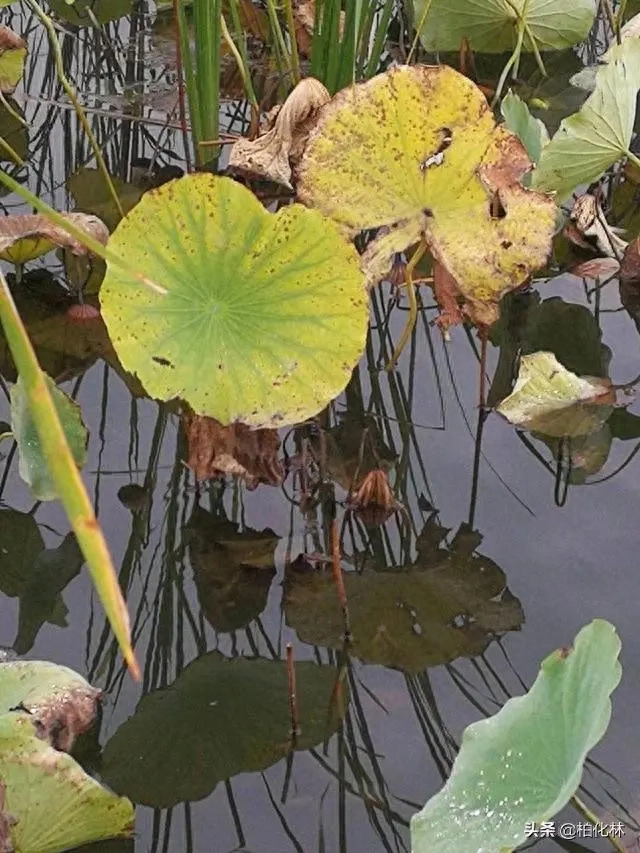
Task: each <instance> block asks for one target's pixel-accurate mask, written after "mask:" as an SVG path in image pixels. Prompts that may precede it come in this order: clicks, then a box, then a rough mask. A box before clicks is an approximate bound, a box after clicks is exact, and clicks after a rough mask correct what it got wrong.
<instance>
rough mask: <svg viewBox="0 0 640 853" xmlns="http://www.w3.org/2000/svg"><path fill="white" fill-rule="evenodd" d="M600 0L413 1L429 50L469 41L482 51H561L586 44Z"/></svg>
mask: <svg viewBox="0 0 640 853" xmlns="http://www.w3.org/2000/svg"><path fill="white" fill-rule="evenodd" d="M596 5H597V4H596V0H481V2H477V3H470V2H469V0H414V9H415V20H416V22H417V23H420V22H422V20H423V16H424V13H425V10H426V9H428V12H427V15H426V18H425V19H424V26H423V27H422V29H421V31H420V40H421V41H422V44H423V45H424V47H425V49H426V50H432V51H439V50H457V49H458V48H459V47H460V45H461V44H462V42H463V41H464V40H465V39H467V40H468V42H469V44H470V46H471V49H472V50H476V51H479V52H480V53H483V52H486V53H502V52H503V51H511V50H513V49H515V47H516V44H517V42H518V37H519V34H520V33H522V35H523V41H522V49H523V50H526V51H532V50H535V49H537V50H538V51H544V50H560V49H561V48H565V47H571V46H572V45H574V44H578V42H581V41H582V40H583V39H584V38H586V36H587V35H588V33H589V30H590V29H591V26H592V24H593V20H594V18H595V15H596Z"/></svg>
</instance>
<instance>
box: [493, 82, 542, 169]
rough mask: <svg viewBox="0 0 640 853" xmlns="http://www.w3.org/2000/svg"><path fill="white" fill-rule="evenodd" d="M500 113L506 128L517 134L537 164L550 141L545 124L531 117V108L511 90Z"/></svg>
mask: <svg viewBox="0 0 640 853" xmlns="http://www.w3.org/2000/svg"><path fill="white" fill-rule="evenodd" d="M500 111H501V112H502V116H503V118H504V123H505V124H506V126H507V127H508V128H509V130H512V131H513V132H514V133H517V135H518V136H519V137H520V141H521V142H522V144H523V145H524V147H525V148H526V149H527V154H528V155H529V157H530V158H531V160H532V162H533V163H537V162H538V160H539V159H540V152H541V151H542V149H543V147H544V146H545V145H546V144H547V142H548V141H549V134H548V133H547V128H546V127H545V126H544V124H543V122H542V121H540V119H539V118H534V117H533V116H532V115H531V113H530V112H529V107H528V106H527V105H526V104H525V102H524V101H523V100H521V99H520V98H519V97H518V95H515V94H514V93H513V92H512V91H511V89H509V91H508V92H507V94H506V95H505V96H504V98H503V99H502V103H501V104H500Z"/></svg>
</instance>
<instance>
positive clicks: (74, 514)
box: [0, 272, 140, 679]
mask: <svg viewBox="0 0 640 853" xmlns="http://www.w3.org/2000/svg"><path fill="white" fill-rule="evenodd" d="M0 321H1V322H2V327H3V329H4V334H5V338H6V341H7V344H8V345H9V349H10V350H11V355H12V356H13V360H14V362H15V365H16V367H17V369H18V375H19V376H20V380H21V382H22V383H24V389H25V392H26V395H27V399H28V401H29V408H30V411H31V415H32V417H33V421H34V424H35V427H36V431H37V433H38V438H39V439H40V443H41V445H42V450H43V452H44V456H45V458H46V460H47V465H48V466H49V471H50V473H51V476H52V478H53V482H54V483H55V486H56V490H57V492H58V494H59V496H60V500H61V501H62V504H63V506H64V508H65V511H66V513H67V516H68V518H69V522H70V524H71V527H72V529H73V532H74V533H75V535H76V538H77V540H78V545H79V546H80V549H81V550H82V553H83V554H84V557H85V560H86V561H87V566H88V568H89V572H90V574H91V577H92V579H93V582H94V584H95V587H96V590H97V592H98V595H99V596H100V600H101V601H102V604H103V606H104V609H105V612H106V614H107V617H108V619H109V622H110V623H111V627H112V629H113V632H114V634H115V636H116V638H117V640H118V643H119V645H120V648H121V650H122V653H123V655H124V658H125V660H126V662H127V665H128V667H129V670H130V672H131V674H132V675H133V676H134V678H138V679H139V677H140V673H139V670H138V665H137V663H136V659H135V656H134V654H133V649H132V647H131V637H130V631H129V617H128V614H127V606H126V604H125V602H124V599H123V597H122V593H121V591H120V586H119V585H118V578H117V575H116V571H115V568H114V566H113V562H112V560H111V555H110V554H109V549H108V547H107V543H106V541H105V538H104V534H103V532H102V529H101V527H100V525H99V524H98V520H97V519H96V516H95V513H94V511H93V506H92V505H91V501H90V500H89V496H88V494H87V491H86V489H85V487H84V483H83V482H82V478H81V476H80V472H79V471H78V467H77V465H76V463H75V461H74V458H73V455H72V453H71V450H70V448H69V444H68V443H67V439H66V436H65V434H64V429H63V427H62V424H61V423H60V419H59V417H58V413H57V411H56V408H55V405H54V402H53V400H52V398H51V394H50V393H49V388H48V387H47V383H46V380H45V376H44V374H43V372H42V370H41V369H40V365H39V364H38V359H37V358H36V354H35V352H34V350H33V347H32V345H31V341H30V340H29V337H28V335H27V333H26V330H25V328H24V325H23V324H22V321H21V319H20V315H19V314H18V310H17V308H16V306H15V303H14V301H13V297H12V296H11V291H10V290H9V286H8V285H7V282H6V279H5V277H4V275H3V274H2V272H0Z"/></svg>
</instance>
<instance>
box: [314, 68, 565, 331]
mask: <svg viewBox="0 0 640 853" xmlns="http://www.w3.org/2000/svg"><path fill="white" fill-rule="evenodd" d="M531 168H532V164H531V162H530V160H529V158H528V156H527V153H526V151H525V149H524V147H523V145H522V143H521V142H520V140H519V139H518V138H517V137H516V136H515V135H514V134H513V133H511V132H510V131H508V130H507V129H506V128H504V127H503V126H497V125H496V122H495V119H494V116H493V113H492V111H491V109H490V108H489V105H488V103H487V101H486V98H485V96H484V95H483V93H482V92H481V91H480V89H478V87H477V86H476V85H475V84H474V83H473V82H472V81H470V80H468V79H467V78H466V77H464V76H463V75H461V74H459V73H458V72H457V71H454V69H452V68H449V67H447V66H400V67H397V68H394V69H393V70H391V71H388V72H385V73H384V74H380V75H378V76H377V77H374V78H373V79H371V80H369V81H368V82H366V83H361V84H358V85H356V86H352V87H350V88H348V89H344V90H343V91H342V92H340V93H338V95H336V97H335V98H334V99H333V100H332V101H331V102H330V103H329V104H327V105H326V106H325V107H323V109H322V110H321V111H320V114H319V120H318V123H317V125H316V127H315V128H314V130H313V131H312V133H311V135H310V138H309V142H308V145H307V148H306V150H305V154H304V157H303V160H302V163H301V166H300V169H299V173H298V187H297V189H298V194H299V196H300V198H301V199H302V201H304V202H305V203H306V204H308V205H310V206H313V207H317V208H319V209H320V210H321V211H322V212H323V213H325V214H327V215H329V216H331V217H332V218H333V219H335V220H336V221H337V222H338V223H340V224H341V225H342V226H343V227H344V228H345V229H346V230H347V231H348V232H349V233H350V234H351V235H355V234H357V233H358V232H359V231H361V230H365V229H374V228H381V229H382V231H381V232H380V234H379V235H378V236H377V237H376V239H375V240H374V241H373V242H372V243H371V244H370V245H369V248H368V249H367V252H366V253H365V255H364V257H363V265H364V267H365V271H366V273H367V278H368V281H369V283H370V284H374V283H376V282H377V281H378V280H380V279H381V278H382V277H384V276H385V275H386V274H387V273H388V271H389V268H390V266H391V262H392V259H393V255H394V253H396V252H402V251H404V250H406V249H408V248H409V247H410V246H412V245H415V244H416V243H417V242H419V241H420V240H424V241H425V242H426V243H427V244H428V246H429V248H430V250H431V253H432V254H433V256H434V257H435V258H436V260H438V261H439V262H440V263H441V264H442V265H443V266H444V267H445V268H446V270H447V271H448V272H449V274H450V275H451V276H452V277H453V278H454V279H455V280H456V281H457V283H458V287H459V290H460V293H461V295H462V296H463V297H464V299H465V301H466V303H467V313H468V314H469V315H470V316H472V318H473V315H474V314H475V315H477V316H482V317H483V318H484V320H485V322H486V319H487V318H489V319H495V318H496V317H497V303H498V302H499V300H500V298H501V297H502V296H503V295H504V294H505V293H506V292H508V291H509V290H512V289H513V288H515V287H518V286H519V285H520V284H522V283H523V282H524V281H525V280H526V279H527V278H528V276H529V275H530V274H531V273H532V272H533V271H534V270H536V269H538V268H540V267H541V266H543V265H544V263H545V261H546V259H547V256H548V254H549V251H550V247H551V238H552V235H553V232H554V228H555V219H556V206H555V203H554V202H553V201H552V200H551V198H550V197H549V196H548V195H545V194H542V193H538V192H534V191H532V190H528V189H525V188H524V187H523V186H522V185H521V183H520V179H521V178H522V176H523V175H525V174H526V173H527V172H528V171H529V170H530V169H531Z"/></svg>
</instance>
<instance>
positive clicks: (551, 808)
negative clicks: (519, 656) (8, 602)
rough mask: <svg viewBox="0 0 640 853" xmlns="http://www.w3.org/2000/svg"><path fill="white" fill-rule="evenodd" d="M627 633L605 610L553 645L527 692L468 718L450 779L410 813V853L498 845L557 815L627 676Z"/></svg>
mask: <svg viewBox="0 0 640 853" xmlns="http://www.w3.org/2000/svg"><path fill="white" fill-rule="evenodd" d="M619 652H620V640H619V638H618V635H617V634H616V631H615V629H614V627H613V625H610V624H609V623H608V622H605V621H604V620H602V619H596V620H594V621H593V622H592V623H591V624H590V625H587V626H586V627H585V628H583V629H582V630H581V631H580V633H579V634H578V636H577V637H576V639H575V643H574V646H573V648H567V649H559V650H557V651H555V652H552V653H551V654H550V655H549V656H548V657H547V658H546V660H544V661H543V663H542V666H541V668H540V672H539V674H538V677H537V678H536V680H535V682H534V684H533V686H532V687H531V689H530V690H529V691H528V693H526V694H525V695H524V696H518V697H516V698H513V699H509V701H508V702H507V703H506V704H505V705H504V707H503V708H502V709H501V710H500V711H499V712H498V713H497V714H495V715H494V716H493V717H489V718H488V719H486V720H480V721H479V722H477V723H473V725H471V726H469V727H468V728H467V729H466V730H465V733H464V736H463V738H462V745H461V747H460V752H459V753H458V756H457V758H456V760H455V763H454V765H453V770H452V772H451V776H450V777H449V780H448V781H447V783H446V785H445V786H444V788H443V789H442V790H441V791H440V792H439V793H438V794H436V796H435V797H433V798H432V799H431V800H429V802H428V803H427V804H426V806H425V807H424V808H423V809H422V811H421V812H419V813H418V814H417V815H415V816H414V817H413V818H412V820H411V849H412V851H413V853H432V851H435V850H437V851H438V853H477V851H480V850H482V851H484V853H500V851H506V850H513V849H514V848H516V847H518V846H519V845H520V844H522V843H524V842H525V840H526V837H527V836H526V824H527V823H528V822H533V823H536V824H539V823H541V822H542V821H545V820H549V818H551V817H553V816H554V815H555V814H556V813H557V812H558V811H559V810H560V809H561V808H562V807H563V806H564V805H566V803H567V802H568V801H569V799H570V798H571V796H572V795H573V794H574V793H575V791H576V790H577V788H578V785H579V784H580V777H581V775H582V767H583V764H584V760H585V758H586V756H587V753H588V752H589V750H590V749H592V747H594V746H595V745H596V744H597V743H598V741H599V740H600V739H601V737H602V736H603V734H604V733H605V731H606V729H607V726H608V725H609V719H610V717H611V700H610V698H609V697H610V695H611V693H612V692H613V690H615V688H616V686H617V685H618V682H619V681H620V675H621V668H620V664H619V663H618V654H619Z"/></svg>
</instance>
